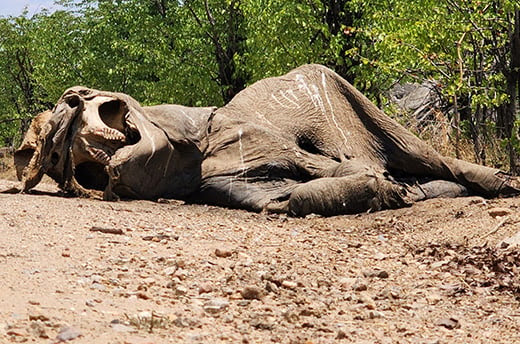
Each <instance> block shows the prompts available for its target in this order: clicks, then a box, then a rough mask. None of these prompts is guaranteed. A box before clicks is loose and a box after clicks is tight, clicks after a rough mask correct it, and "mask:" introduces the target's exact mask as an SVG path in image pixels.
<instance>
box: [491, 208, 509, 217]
mask: <svg viewBox="0 0 520 344" xmlns="http://www.w3.org/2000/svg"><path fill="white" fill-rule="evenodd" d="M488 214H489V216H491V217H493V218H497V217H500V216H506V215H509V214H511V209H508V208H498V207H497V208H491V209H489V210H488Z"/></svg>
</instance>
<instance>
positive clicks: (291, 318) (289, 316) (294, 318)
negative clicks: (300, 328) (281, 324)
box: [282, 310, 300, 324]
mask: <svg viewBox="0 0 520 344" xmlns="http://www.w3.org/2000/svg"><path fill="white" fill-rule="evenodd" d="M282 317H283V318H284V319H285V320H287V322H288V323H291V324H294V323H296V322H298V321H299V320H300V316H299V315H298V313H296V312H294V311H292V310H288V311H286V312H283V313H282Z"/></svg>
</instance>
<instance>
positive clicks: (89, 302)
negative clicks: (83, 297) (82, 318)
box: [85, 300, 96, 307]
mask: <svg viewBox="0 0 520 344" xmlns="http://www.w3.org/2000/svg"><path fill="white" fill-rule="evenodd" d="M85 305H86V306H89V307H95V306H96V304H95V303H94V301H92V300H87V301H85Z"/></svg>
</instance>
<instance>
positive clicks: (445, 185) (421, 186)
mask: <svg viewBox="0 0 520 344" xmlns="http://www.w3.org/2000/svg"><path fill="white" fill-rule="evenodd" d="M469 194H470V192H469V191H468V189H467V188H466V187H465V186H463V185H461V184H459V183H455V182H450V181H447V180H432V181H429V182H426V183H416V184H414V185H411V186H410V187H408V196H409V198H410V199H411V200H413V201H414V202H417V201H423V200H426V199H431V198H455V197H464V196H468V195H469Z"/></svg>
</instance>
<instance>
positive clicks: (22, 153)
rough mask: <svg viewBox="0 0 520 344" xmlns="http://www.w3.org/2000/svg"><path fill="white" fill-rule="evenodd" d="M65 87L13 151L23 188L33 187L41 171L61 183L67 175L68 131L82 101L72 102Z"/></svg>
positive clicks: (39, 178) (40, 176) (35, 120)
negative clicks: (52, 107)
mask: <svg viewBox="0 0 520 344" xmlns="http://www.w3.org/2000/svg"><path fill="white" fill-rule="evenodd" d="M69 93H70V90H69V91H67V92H66V93H65V94H64V96H62V99H60V101H59V102H58V104H57V105H56V106H55V108H54V110H53V111H52V112H51V111H46V112H44V113H41V114H40V115H38V116H37V117H36V118H35V119H34V120H33V122H32V123H31V126H30V128H29V131H28V132H27V134H26V135H25V138H24V141H23V143H22V145H21V146H20V148H19V149H18V150H17V151H16V153H15V156H14V159H15V166H16V171H17V176H18V179H19V180H21V182H22V190H23V191H28V190H30V189H32V188H33V187H35V186H36V185H37V184H38V183H39V182H40V181H41V179H42V177H43V175H44V174H48V175H49V176H50V177H51V178H52V179H54V180H55V181H56V182H57V183H59V184H60V186H61V185H62V184H63V182H64V181H65V180H66V179H67V176H66V174H70V172H69V173H67V172H68V171H67V165H68V162H69V161H70V159H69V155H70V152H69V149H68V147H69V146H70V140H71V135H69V132H70V129H71V127H72V126H73V124H74V119H75V118H76V117H77V114H78V112H79V110H80V109H81V107H82V104H80V103H78V104H75V103H72V102H71V101H70V99H69V98H67V97H65V96H67V95H68V94H69Z"/></svg>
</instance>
